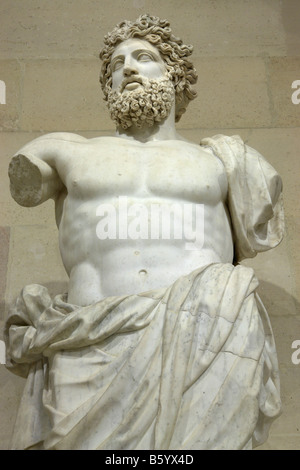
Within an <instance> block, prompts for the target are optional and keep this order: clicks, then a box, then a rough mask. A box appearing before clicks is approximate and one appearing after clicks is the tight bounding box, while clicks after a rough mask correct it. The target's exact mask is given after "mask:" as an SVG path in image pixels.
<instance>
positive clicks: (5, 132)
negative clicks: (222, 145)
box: [0, 0, 300, 449]
mask: <svg viewBox="0 0 300 470" xmlns="http://www.w3.org/2000/svg"><path fill="white" fill-rule="evenodd" d="M145 12H149V13H150V14H153V15H156V16H160V17H163V18H168V19H169V20H170V22H171V26H172V28H173V31H174V33H175V34H176V35H178V36H180V37H182V38H183V40H184V41H185V42H187V43H191V44H193V45H194V54H193V57H194V63H195V65H196V68H197V70H198V73H199V80H198V84H197V89H198V93H199V98H198V99H197V100H195V101H194V102H193V103H191V105H190V108H189V109H188V112H187V113H186V115H184V116H183V118H182V120H181V121H180V123H179V124H178V126H177V127H178V130H179V132H181V133H182V134H183V135H184V136H186V137H187V138H190V139H192V140H193V141H194V142H199V141H200V139H201V138H202V137H205V136H212V135H214V134H215V133H219V132H222V133H224V134H228V135H230V134H240V135H241V137H242V138H243V139H244V140H245V141H246V143H248V144H249V145H250V146H252V147H254V148H256V149H257V150H259V151H260V152H261V153H262V154H263V155H264V156H265V157H266V158H267V159H268V160H269V161H270V163H271V164H273V166H275V168H276V169H277V170H278V171H279V172H280V173H281V175H282V177H283V182H284V194H285V212H286V237H285V240H284V242H283V243H282V244H281V245H280V246H279V247H278V248H277V249H275V250H273V252H268V253H264V254H261V255H259V256H258V257H257V258H256V259H254V260H251V261H249V262H248V261H247V263H246V264H247V265H250V266H252V267H254V268H255V271H256V273H257V275H258V277H259V279H260V281H261V285H260V294H261V297H262V299H263V301H264V303H265V305H266V307H267V309H268V311H269V314H270V317H271V322H272V325H273V329H274V334H275V339H276V343H277V349H278V357H279V364H280V371H281V384H282V385H281V386H282V400H283V414H282V416H281V417H280V418H279V419H278V420H277V421H276V422H275V423H274V425H273V427H272V428H271V433H270V437H269V440H268V441H267V443H266V444H265V445H264V446H263V447H262V448H264V449H300V364H299V365H296V364H293V362H292V360H291V356H292V353H293V350H292V348H291V345H292V342H293V341H294V340H297V339H298V340H300V310H299V305H300V288H299V287H300V249H299V248H300V247H299V237H298V234H299V229H300V205H299V196H300V188H299V172H300V158H299V148H300V146H299V143H300V104H299V105H295V104H293V103H292V101H291V95H292V92H293V90H292V88H291V84H292V82H293V81H295V80H300V26H299V25H300V2H299V0H282V1H280V0H251V1H250V0H164V1H161V0H64V1H63V2H62V1H61V0H51V1H46V0H1V2H0V80H3V81H4V82H5V83H6V87H7V89H6V104H0V130H1V133H0V149H1V156H0V178H1V194H0V197H1V219H0V256H1V262H0V296H1V298H0V306H1V309H2V310H1V313H0V315H1V316H0V322H1V323H0V326H1V325H3V321H4V319H5V316H6V315H7V309H8V307H9V305H10V303H11V302H12V300H13V298H14V297H15V296H16V295H17V293H18V292H19V291H20V289H21V288H22V287H23V286H24V285H26V284H29V283H33V282H36V283H40V284H43V285H46V286H47V287H48V288H49V289H50V292H51V293H53V294H54V293H59V292H61V291H64V290H65V289H66V282H67V277H66V274H65V272H64V269H63V266H62V264H61V261H60V256H59V252H58V247H57V231H56V226H55V222H54V213H53V203H52V202H51V201H49V202H47V203H45V204H43V205H42V206H40V207H37V208H32V209H24V208H22V207H19V206H18V205H17V204H16V203H15V202H14V201H13V200H12V199H11V197H10V193H9V185H8V177H7V167H8V163H9V159H10V157H11V156H12V155H13V154H14V153H15V152H16V151H17V150H18V149H19V148H20V147H21V146H22V145H23V144H24V143H26V142H28V141H30V140H32V139H33V138H35V137H37V136H39V135H41V134H43V133H46V132H52V131H72V132H77V133H79V134H81V135H83V136H86V137H92V136H96V135H101V134H106V135H107V133H108V132H112V131H113V126H112V124H111V122H110V120H109V118H108V113H107V111H106V108H105V105H104V103H103V101H102V95H101V90H100V86H99V84H98V75H99V66H100V63H99V60H98V51H99V48H100V45H101V41H102V38H103V35H104V34H105V33H106V32H107V31H109V30H110V29H111V28H112V27H113V26H114V25H115V24H116V23H117V22H119V21H121V20H122V19H125V18H127V19H135V18H136V17H137V16H138V15H139V14H141V13H145ZM0 339H1V333H0ZM23 385H24V381H23V379H20V378H17V377H15V376H13V375H12V374H10V373H9V372H7V370H6V369H5V367H4V366H3V365H0V449H7V448H8V446H9V439H10V435H11V432H12V428H13V424H14V420H15V416H16V409H17V405H18V402H19V400H20V396H21V392H22V388H23Z"/></svg>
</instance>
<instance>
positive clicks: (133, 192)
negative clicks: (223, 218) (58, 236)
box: [66, 141, 227, 204]
mask: <svg viewBox="0 0 300 470" xmlns="http://www.w3.org/2000/svg"><path fill="white" fill-rule="evenodd" d="M66 186H67V189H68V193H69V195H70V196H71V197H74V198H75V199H76V198H80V199H84V200H86V199H91V198H96V199H99V198H107V197H115V196H119V195H126V196H134V197H142V198H144V197H147V196H149V197H151V196H153V197H163V198H180V199H184V200H189V201H195V202H206V203H212V204H213V203H217V202H219V201H220V200H221V199H223V198H225V197H226V193H227V179H226V174H225V170H224V168H223V165H222V163H221V162H220V161H219V160H218V159H217V158H214V157H213V156H212V155H210V154H208V153H207V152H205V151H204V150H202V149H201V147H199V148H198V147H197V146H195V145H191V144H188V143H185V142H181V141H179V142H174V141H172V142H169V143H168V142H164V143H163V144H159V143H157V142H156V143H155V144H152V145H148V144H144V145H142V144H139V145H136V144H131V143H128V142H125V143H124V144H123V143H122V144H118V145H116V144H114V142H107V143H103V144H101V145H98V146H87V147H86V148H84V149H80V152H79V153H78V155H76V158H74V159H73V160H72V162H70V165H69V168H68V171H67V174H66Z"/></svg>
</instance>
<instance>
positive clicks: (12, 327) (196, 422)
mask: <svg viewBox="0 0 300 470" xmlns="http://www.w3.org/2000/svg"><path fill="white" fill-rule="evenodd" d="M257 285H258V282H257V280H256V278H255V276H254V274H253V271H252V269H250V268H245V267H243V266H235V267H234V266H233V265H231V264H212V265H208V266H206V267H204V268H201V269H198V270H196V271H194V272H192V273H191V274H190V275H188V276H183V277H181V278H180V279H178V280H177V281H176V282H175V283H174V284H173V285H171V286H170V287H169V288H167V289H158V290H155V291H151V292H148V293H147V292H146V293H143V294H139V295H130V296H123V297H111V298H107V299H104V300H102V301H100V302H97V303H96V304H93V305H91V306H88V307H78V306H74V305H71V304H68V303H67V302H66V301H65V298H64V296H56V297H55V298H54V299H53V300H51V299H50V296H49V294H48V292H47V290H46V289H45V288H44V287H42V286H38V285H32V286H27V287H26V288H25V289H23V291H22V293H21V295H20V297H19V298H18V300H17V302H16V304H15V307H14V308H13V309H12V311H11V314H10V317H9V319H8V321H7V324H6V337H7V346H8V352H9V354H10V363H9V364H8V367H10V368H12V371H13V370H14V371H15V372H16V373H18V374H21V375H26V374H28V378H27V386H26V387H27V394H25V395H24V397H23V401H22V404H21V407H20V410H19V413H18V418H17V425H16V432H15V435H14V441H13V443H12V447H13V448H17V449H19V448H35V446H36V448H40V446H42V448H43V449H73V450H75V449H103V450H118V449H125V450H131V449H137V450H138V449H153V450H159V449H182V450H184V449H190V450H192V449H213V448H216V449H241V448H247V446H248V445H249V442H251V441H253V443H254V445H257V444H258V443H261V442H262V441H263V440H264V439H265V438H266V436H267V433H268V428H269V425H270V423H271V421H272V420H273V419H274V418H275V417H276V416H278V414H279V413H280V406H281V405H280V391H279V376H278V366H277V358H276V350H275V345H274V339H273V335H272V331H271V329H270V324H269V320H268V316H267V313H266V311H265V310H264V308H263V306H262V304H261V301H260V299H259V298H258V296H257V294H256V288H257ZM22 338H23V339H22ZM26 367H27V369H26V370H25V368H26ZM29 388H30V393H28V390H29ZM29 395H30V397H29ZM26 397H27V398H26ZM32 414H33V415H34V419H33V418H32ZM38 423H39V424H38Z"/></svg>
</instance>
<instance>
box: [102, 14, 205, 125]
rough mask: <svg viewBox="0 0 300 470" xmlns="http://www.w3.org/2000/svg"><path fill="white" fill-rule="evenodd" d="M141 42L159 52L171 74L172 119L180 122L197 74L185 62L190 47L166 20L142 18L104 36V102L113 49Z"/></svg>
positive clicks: (109, 84) (119, 25)
mask: <svg viewBox="0 0 300 470" xmlns="http://www.w3.org/2000/svg"><path fill="white" fill-rule="evenodd" d="M130 38H139V39H144V40H146V41H148V42H149V43H151V44H152V45H154V46H155V47H156V48H157V49H158V51H159V52H160V55H161V57H162V58H163V60H164V62H165V64H166V68H167V70H168V72H169V73H170V74H171V77H172V82H173V85H174V89H175V95H176V111H175V114H176V115H175V120H176V122H178V121H179V119H180V118H181V116H182V114H183V113H184V112H185V111H186V108H187V106H188V104H189V102H190V101H191V100H193V99H194V98H196V96H197V92H196V91H195V90H194V89H193V88H192V85H194V84H195V83H196V82H197V78H198V76H197V72H196V70H195V68H194V66H193V64H192V63H191V62H190V61H189V60H188V56H190V55H191V54H192V52H193V46H191V45H185V44H183V42H182V40H181V39H179V38H177V37H175V36H174V35H173V33H172V30H171V28H170V23H169V21H167V20H161V19H160V18H158V17H155V16H150V15H148V14H146V15H141V16H139V18H137V20H136V21H127V20H125V21H122V22H121V23H119V24H117V25H116V26H115V28H114V29H113V30H112V31H111V32H110V33H108V34H107V35H105V36H104V47H103V49H102V50H101V52H100V55H99V57H100V59H101V60H102V62H103V63H102V68H101V74H100V83H101V87H102V90H103V93H104V99H105V100H107V98H108V92H109V90H110V89H111V84H112V71H111V66H110V63H111V57H112V54H113V52H114V50H115V49H116V47H117V46H118V45H119V44H120V43H121V42H123V41H125V40H126V39H130Z"/></svg>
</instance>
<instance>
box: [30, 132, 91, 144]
mask: <svg viewBox="0 0 300 470" xmlns="http://www.w3.org/2000/svg"><path fill="white" fill-rule="evenodd" d="M45 140H46V141H47V140H48V141H51V140H52V141H60V142H86V141H88V139H86V138H85V137H83V136H81V135H79V134H73V133H72V132H51V133H50V134H44V135H42V136H40V137H38V138H37V139H35V142H38V141H45Z"/></svg>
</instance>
